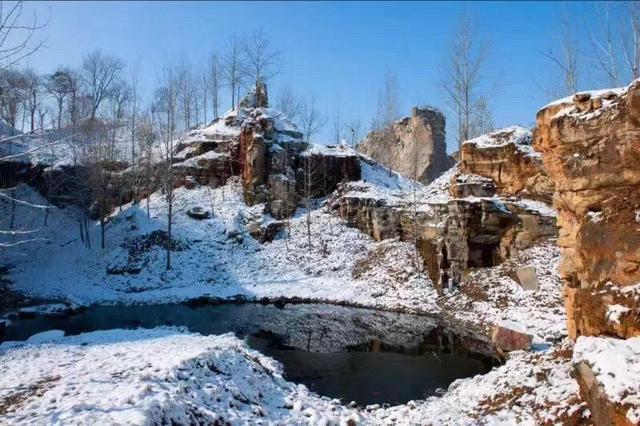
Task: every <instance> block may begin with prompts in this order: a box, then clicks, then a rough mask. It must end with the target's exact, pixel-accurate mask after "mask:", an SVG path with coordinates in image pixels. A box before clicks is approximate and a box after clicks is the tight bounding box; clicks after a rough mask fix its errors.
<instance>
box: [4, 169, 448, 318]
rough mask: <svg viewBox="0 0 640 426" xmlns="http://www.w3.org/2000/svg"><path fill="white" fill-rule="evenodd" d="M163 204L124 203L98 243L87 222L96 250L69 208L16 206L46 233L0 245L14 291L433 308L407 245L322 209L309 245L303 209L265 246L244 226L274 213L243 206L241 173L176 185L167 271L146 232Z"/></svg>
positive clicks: (162, 215) (84, 300)
mask: <svg viewBox="0 0 640 426" xmlns="http://www.w3.org/2000/svg"><path fill="white" fill-rule="evenodd" d="M22 191H23V193H21V194H19V195H20V197H21V199H28V200H31V201H33V202H35V203H45V204H46V200H44V199H42V198H41V197H40V196H39V195H38V194H37V193H35V192H34V191H33V190H30V189H29V188H28V187H23V188H22ZM194 206H201V207H203V208H204V209H206V210H209V211H211V210H213V217H212V218H211V219H207V220H202V221H198V220H195V219H192V218H190V217H189V216H187V215H186V211H187V210H188V209H189V208H191V207H194ZM9 207H10V204H9V203H7V202H2V203H1V204H0V211H2V214H4V215H8V214H9ZM166 207H167V206H166V203H165V201H164V197H163V196H162V195H161V194H160V193H156V194H153V195H152V197H151V200H150V212H151V215H150V218H147V214H146V210H145V200H143V201H142V202H141V203H140V204H139V205H125V206H123V208H122V211H116V212H115V213H114V214H113V215H112V217H111V220H110V222H109V224H108V225H107V233H106V242H107V248H106V249H105V250H101V249H100V240H99V227H98V225H97V224H94V225H92V227H91V234H92V236H91V239H92V248H91V249H87V248H86V247H85V246H84V245H83V244H82V242H81V240H80V237H79V232H78V223H77V212H76V211H75V210H74V209H72V208H67V209H53V210H52V211H51V213H50V215H49V217H48V218H47V225H46V226H44V225H43V221H44V213H42V212H41V211H40V210H37V209H31V208H29V207H26V206H19V207H18V213H17V214H16V220H17V223H16V226H17V227H18V228H23V229H32V230H35V229H39V231H38V232H37V233H35V234H34V236H36V237H38V238H44V239H45V240H43V241H34V242H33V243H29V244H23V245H20V246H16V247H12V248H11V249H7V250H3V251H2V252H1V253H0V261H2V262H3V263H6V264H9V265H11V266H12V267H11V269H10V275H11V279H12V280H13V282H14V285H15V288H16V289H17V290H19V291H22V292H24V293H27V294H30V295H34V296H36V295H37V296H40V297H43V298H50V299H62V300H64V299H70V300H71V301H73V302H75V303H78V304H92V303H116V302H122V303H160V302H169V301H180V300H186V299H190V298H195V297H199V296H203V295H209V296H216V297H229V296H233V295H237V294H241V295H244V296H246V297H247V298H249V299H257V298H262V297H280V296H287V297H300V298H308V299H314V300H326V301H335V302H344V301H349V302H351V303H354V304H360V305H366V306H380V307H386V308H398V309H400V308H404V309H407V310H419V311H423V312H434V311H436V310H437V309H436V307H435V299H436V294H435V291H434V289H433V287H432V285H431V283H430V281H429V279H428V277H427V276H426V275H425V274H423V273H418V272H417V271H416V270H415V267H414V266H413V262H412V259H413V257H412V254H411V253H412V252H413V249H412V247H411V244H410V243H408V242H397V241H386V242H374V241H373V240H371V239H370V238H369V237H368V236H366V235H364V234H362V233H361V232H360V231H358V230H357V229H354V228H349V227H347V226H345V225H344V224H343V223H341V221H340V220H339V219H338V218H337V217H335V216H333V215H332V214H330V213H329V212H328V211H327V210H326V209H324V208H319V209H316V210H313V211H312V212H311V247H309V245H308V239H307V232H306V215H304V214H303V212H299V213H298V215H297V216H295V217H294V218H292V219H291V220H290V225H289V226H290V233H289V235H287V232H286V231H284V232H283V233H281V235H280V237H279V238H277V239H275V240H274V241H273V242H271V243H266V244H264V245H261V244H260V243H258V242H257V241H256V240H254V239H253V238H252V237H251V236H250V235H249V234H247V228H246V227H247V224H248V223H250V222H252V221H258V222H260V221H263V222H268V221H270V220H272V219H270V217H267V216H263V214H262V206H261V205H258V206H253V207H247V206H246V205H245V204H244V202H243V201H242V193H241V188H240V186H239V182H238V181H237V180H232V181H231V182H230V183H229V184H228V185H226V186H224V187H220V188H216V189H209V188H208V187H198V188H196V189H194V190H186V189H184V188H180V189H178V190H177V191H176V201H175V206H174V209H175V218H174V222H173V229H174V238H175V239H177V240H178V241H179V242H180V244H181V245H182V246H183V247H184V249H183V250H180V251H174V252H172V263H173V269H172V270H170V271H166V270H165V250H164V249H163V247H162V246H161V245H158V244H149V241H148V240H146V239H145V238H146V236H148V235H150V234H152V233H153V232H154V231H158V230H164V229H166ZM5 217H7V216H5ZM142 242H144V243H142ZM136 245H142V246H144V247H145V249H144V250H143V252H141V253H133V254H132V253H131V247H132V246H133V247H135V246H136ZM34 253H37V255H33V254H34ZM380 259H385V260H384V261H381V260H380ZM131 266H133V267H139V269H141V271H140V272H139V273H137V274H132V273H129V274H127V273H124V274H108V273H107V269H111V270H112V271H124V270H127V269H133V268H131Z"/></svg>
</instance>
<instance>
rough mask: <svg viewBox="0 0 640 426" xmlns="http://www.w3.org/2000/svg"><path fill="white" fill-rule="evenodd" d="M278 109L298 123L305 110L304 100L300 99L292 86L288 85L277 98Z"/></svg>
mask: <svg viewBox="0 0 640 426" xmlns="http://www.w3.org/2000/svg"><path fill="white" fill-rule="evenodd" d="M276 109H278V110H280V111H282V113H283V114H284V115H286V116H287V118H289V119H290V120H292V121H293V122H298V119H299V118H300V115H301V114H302V110H303V109H304V100H303V99H301V98H300V97H298V95H297V94H296V93H295V92H294V91H293V89H292V88H291V86H289V85H286V86H284V88H283V89H282V90H281V91H280V92H279V94H278V97H277V98H276Z"/></svg>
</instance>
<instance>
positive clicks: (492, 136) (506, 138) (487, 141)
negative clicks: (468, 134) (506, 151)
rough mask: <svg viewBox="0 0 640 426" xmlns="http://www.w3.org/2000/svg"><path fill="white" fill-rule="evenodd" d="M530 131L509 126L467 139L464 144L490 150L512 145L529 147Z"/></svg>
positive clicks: (520, 127)
mask: <svg viewBox="0 0 640 426" xmlns="http://www.w3.org/2000/svg"><path fill="white" fill-rule="evenodd" d="M531 139H532V133H531V130H529V129H527V128H524V127H522V126H511V127H505V128H504V129H499V130H496V131H493V132H491V133H487V134H484V135H480V136H478V137H477V138H473V139H469V140H467V141H465V142H464V144H473V145H476V146H478V148H492V147H498V146H504V145H507V144H509V143H514V144H515V145H516V146H520V145H527V146H528V145H531Z"/></svg>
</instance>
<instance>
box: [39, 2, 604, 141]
mask: <svg viewBox="0 0 640 426" xmlns="http://www.w3.org/2000/svg"><path fill="white" fill-rule="evenodd" d="M29 6H30V7H34V8H35V9H36V10H37V11H38V12H39V13H41V14H47V13H48V9H49V8H50V9H51V22H50V24H49V26H48V28H47V29H46V33H47V34H48V38H47V46H46V48H45V49H44V50H42V51H41V52H39V53H38V54H37V56H34V57H32V58H31V59H30V60H29V61H30V64H31V65H32V66H33V67H34V68H36V70H38V71H40V72H48V71H51V70H52V69H53V68H54V67H55V66H57V65H60V64H68V65H74V66H77V65H79V64H80V62H81V58H82V56H83V54H85V53H86V52H88V51H90V50H91V49H94V48H101V49H102V50H103V51H105V52H108V53H112V54H114V55H117V56H120V57H121V58H123V59H124V60H125V61H127V62H128V63H129V64H130V63H132V62H134V61H135V60H136V59H139V61H140V64H141V67H142V71H143V79H144V81H143V85H144V86H145V87H146V88H147V89H148V90H150V89H151V88H152V87H153V86H155V85H156V82H157V71H158V70H159V69H160V66H161V64H162V63H163V60H164V59H165V58H167V57H172V56H173V57H175V56H178V55H182V54H184V55H186V56H187V57H188V58H189V60H190V61H191V62H193V63H194V64H203V63H204V62H205V61H206V59H207V58H208V55H209V52H211V50H220V49H222V48H223V46H224V45H225V42H226V41H227V40H228V39H229V38H230V37H231V36H232V35H234V34H236V35H238V36H240V37H241V36H242V35H243V34H248V33H250V32H251V31H252V30H253V29H255V28H256V27H258V26H262V28H263V29H264V31H265V32H266V34H267V35H268V37H269V39H270V40H271V42H272V44H273V46H274V47H276V48H277V49H278V50H279V51H280V52H281V54H282V66H281V72H280V74H279V75H278V76H277V78H276V79H275V80H274V81H273V82H272V83H271V85H270V88H269V89H270V92H271V94H272V95H273V96H275V95H277V92H278V90H279V88H281V87H282V86H283V85H284V84H289V85H290V86H291V87H292V88H293V89H294V90H296V91H297V92H298V93H300V94H303V95H314V96H315V97H316V99H317V102H318V106H319V108H320V109H321V111H322V112H323V114H325V115H326V116H330V117H333V116H334V115H335V111H336V108H337V107H338V105H339V107H340V111H341V113H342V115H343V116H344V118H345V119H346V120H348V119H350V118H351V117H354V116H355V117H360V119H361V121H362V125H363V130H362V132H364V131H365V130H367V129H368V127H369V124H370V121H371V118H372V116H373V115H374V112H375V108H376V100H377V92H378V89H379V87H380V86H381V85H382V82H383V78H384V73H385V70H386V69H391V70H393V71H395V72H396V74H397V75H398V81H399V85H400V95H401V96H400V98H401V109H402V111H403V113H408V112H409V110H410V108H411V106H412V105H417V104H431V105H435V106H438V107H440V108H442V109H443V110H444V111H445V113H447V112H448V111H447V109H446V107H447V104H446V103H445V100H444V94H443V92H442V89H441V88H440V85H439V82H440V77H439V75H438V69H439V65H440V64H441V63H442V61H443V59H444V57H445V55H446V53H447V46H448V44H449V40H450V39H451V37H452V34H453V31H454V30H455V28H456V23H457V20H458V18H459V16H460V14H461V12H462V11H463V10H464V8H469V10H470V11H471V14H472V17H473V20H474V23H475V28H476V30H477V34H478V36H479V37H481V38H483V39H485V40H486V42H487V43H488V45H489V46H490V58H489V62H488V65H487V69H486V76H487V82H488V83H491V85H492V87H494V90H493V92H492V96H491V106H492V109H493V111H494V118H495V122H496V125H497V126H499V127H502V126H507V125H511V124H522V125H526V126H529V125H532V124H533V122H534V120H535V113H536V111H537V109H538V108H539V107H541V106H542V105H544V104H545V103H546V102H547V101H548V99H547V97H546V96H545V94H544V92H543V91H542V90H541V89H540V88H539V87H538V85H543V86H544V85H547V84H550V83H551V82H552V79H554V78H556V79H557V77H558V73H557V70H555V69H554V68H553V65H552V64H551V63H550V62H549V60H548V59H546V58H545V57H544V56H543V54H542V51H547V50H549V49H550V48H553V47H554V44H555V43H556V42H555V40H554V36H553V34H554V31H555V30H556V29H557V22H558V18H559V16H560V13H561V8H564V10H565V11H566V13H568V14H569V15H570V16H573V17H575V19H574V22H573V24H574V26H575V28H576V34H577V35H578V34H579V33H581V32H583V31H584V27H585V25H591V24H592V23H593V21H594V19H595V18H594V13H593V4H590V3H577V2H575V3H571V2H570V3H567V4H564V5H561V4H560V3H552V2H529V3H524V2H512V3H511V2H487V3H481V2H477V3H476V2H471V3H415V2H410V3H383V2H373V3H367V2H342V3H339V2H335V3H332V2H327V3H305V2H298V3H290V2H276V3H235V2H234V3H205V2H196V3H186V2H182V3H164V2H158V3H152V2H143V3H133V2H105V3H99V2H86V3H75V2H61V3H56V2H52V3H35V4H34V3H32V4H30V5H29ZM588 74H589V75H588V76H587V77H588V78H585V79H584V80H583V82H582V84H581V86H583V87H582V88H584V89H587V88H590V87H591V85H597V84H598V82H597V81H595V80H594V78H595V77H594V76H593V75H592V73H588ZM590 80H592V81H590ZM229 102H230V101H229V100H228V99H227V97H226V96H225V98H224V99H223V106H224V107H225V109H226V108H227V107H228V106H229ZM447 115H449V114H447ZM331 127H332V126H331V120H330V121H329V123H328V124H327V126H326V128H325V129H324V131H323V134H322V135H321V137H320V139H326V140H331V136H330V135H331V134H332V133H331ZM450 130H452V129H450ZM450 133H451V134H452V132H450ZM448 143H449V146H450V150H452V149H453V145H454V141H453V138H452V137H450V138H449V142H448Z"/></svg>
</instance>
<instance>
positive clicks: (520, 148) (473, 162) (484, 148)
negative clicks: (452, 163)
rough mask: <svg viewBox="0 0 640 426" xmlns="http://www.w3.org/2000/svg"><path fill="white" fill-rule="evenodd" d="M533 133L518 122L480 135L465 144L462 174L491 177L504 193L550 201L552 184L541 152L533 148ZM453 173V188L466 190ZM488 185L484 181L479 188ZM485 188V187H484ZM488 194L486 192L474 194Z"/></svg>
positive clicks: (457, 190) (496, 188)
mask: <svg viewBox="0 0 640 426" xmlns="http://www.w3.org/2000/svg"><path fill="white" fill-rule="evenodd" d="M531 139H532V135H531V132H530V131H529V130H528V129H525V128H523V127H519V126H513V127H508V128H505V129H501V130H497V131H495V132H492V133H489V134H486V135H482V136H479V137H477V138H475V139H471V140H469V141H466V142H465V143H463V144H462V149H461V151H460V174H461V175H477V176H482V177H484V178H488V179H491V180H492V181H493V183H494V185H495V190H496V191H497V192H498V193H499V194H501V195H518V196H525V197H527V198H533V199H538V200H543V201H546V202H550V201H551V196H552V194H553V185H552V184H551V182H550V180H549V178H548V177H547V174H546V172H545V171H544V168H543V166H542V160H541V159H540V156H539V154H537V153H536V152H534V151H533V150H532V148H531ZM459 181H460V178H459V176H455V177H454V181H453V182H452V184H453V186H452V191H453V192H454V195H456V193H457V192H460V193H461V194H464V192H463V191H461V190H460V189H459V187H461V186H463V183H464V182H459ZM485 188H487V185H486V184H485V185H484V186H482V187H481V188H480V189H485ZM485 191H486V190H485ZM471 195H477V196H486V194H485V193H484V192H483V193H480V194H471Z"/></svg>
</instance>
